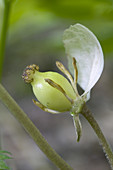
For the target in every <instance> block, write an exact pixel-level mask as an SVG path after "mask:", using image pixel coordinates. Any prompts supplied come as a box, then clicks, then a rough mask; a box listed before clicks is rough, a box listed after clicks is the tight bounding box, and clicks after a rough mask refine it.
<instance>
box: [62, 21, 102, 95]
mask: <svg viewBox="0 0 113 170" xmlns="http://www.w3.org/2000/svg"><path fill="white" fill-rule="evenodd" d="M63 42H64V46H65V50H66V53H67V56H68V62H69V69H70V71H71V73H72V74H73V67H72V57H74V58H75V59H76V61H77V68H78V84H79V85H80V86H81V87H82V89H83V90H84V91H85V94H86V93H87V92H90V90H91V88H92V87H93V86H94V85H95V83H96V82H97V81H98V79H99V78H100V76H101V73H102V71H103V66H104V59H103V52H102V49H101V46H100V43H99V41H98V40H97V38H96V36H95V35H94V34H93V33H92V32H91V31H90V30H89V29H88V28H86V27H85V26H83V25H81V24H75V25H73V26H70V28H69V29H66V30H65V31H64V35H63Z"/></svg>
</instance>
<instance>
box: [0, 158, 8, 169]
mask: <svg viewBox="0 0 113 170" xmlns="http://www.w3.org/2000/svg"><path fill="white" fill-rule="evenodd" d="M3 169H10V168H9V167H8V166H7V165H6V164H5V162H4V161H2V160H0V170H3Z"/></svg>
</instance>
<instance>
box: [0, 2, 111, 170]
mask: <svg viewBox="0 0 113 170" xmlns="http://www.w3.org/2000/svg"><path fill="white" fill-rule="evenodd" d="M2 15H3V1H2V0H0V29H1V25H2V17H3V16H2ZM75 23H80V24H83V25H85V26H86V27H88V28H89V29H90V30H91V31H92V32H93V33H94V34H95V35H96V36H97V38H98V39H99V41H100V43H101V45H102V48H103V51H104V56H105V68H104V72H103V75H102V77H101V79H100V80H99V82H98V83H97V84H96V86H95V88H94V90H93V91H92V98H91V100H90V101H89V102H88V105H89V107H90V108H91V110H92V111H93V112H94V116H95V118H96V119H97V120H98V122H99V124H100V126H101V128H102V130H103V131H104V134H105V136H106V137H107V138H108V140H109V142H110V144H111V146H112V148H113V0H90V1H89V0H79V1H76V0H69V1H68V0H54V1H52V0H32V1H30V0H15V1H14V2H13V4H12V8H11V13H10V21H9V30H8V36H7V42H6V51H5V58H4V66H3V78H2V82H3V85H4V86H5V87H6V88H7V90H8V91H9V93H10V94H11V95H12V96H13V97H14V99H15V100H16V101H17V102H18V104H19V105H20V106H21V107H22V108H23V110H24V111H25V112H26V113H27V114H28V116H29V117H30V118H31V120H32V121H33V122H34V123H35V125H36V126H37V127H38V128H39V129H40V131H41V132H42V134H43V135H44V136H45V138H46V139H47V141H48V142H49V143H50V145H51V146H53V147H54V148H55V150H56V151H57V152H58V153H59V154H60V155H61V156H62V157H63V158H64V159H65V160H66V161H67V162H68V163H70V164H71V165H72V167H73V168H74V169H75V170H110V167H109V165H108V163H107V161H106V159H105V157H104V154H103V152H102V149H101V147H100V146H99V144H98V139H97V137H96V136H95V134H94V133H93V130H92V129H91V128H90V126H89V125H88V122H86V121H85V120H84V118H83V117H81V121H82V125H83V136H82V138H81V141H80V143H77V142H76V135H75V131H74V126H73V122H72V118H71V116H70V115H69V113H62V114H59V115H52V114H49V113H45V112H43V111H41V110H40V109H39V108H37V107H36V106H35V105H34V104H33V103H32V98H34V99H35V97H34V95H33V94H32V90H31V87H30V85H27V84H25V83H24V82H23V80H22V78H21V75H22V72H23V70H24V69H25V67H26V66H27V65H29V64H33V63H35V64H37V65H39V67H40V70H41V71H48V70H54V71H58V70H57V68H56V66H55V61H56V60H60V61H62V62H63V63H64V65H65V66H67V60H66V55H65V51H64V47H63V43H62V34H63V31H64V30H65V29H66V28H68V27H69V26H70V25H73V24H75ZM0 112H1V119H0V129H1V134H2V145H3V149H5V150H8V151H10V152H11V153H12V154H13V157H14V159H13V160H10V161H8V164H9V165H10V166H11V167H12V169H13V170H45V169H46V170H47V169H48V170H55V169H57V168H56V167H54V165H53V164H52V163H51V162H50V161H48V159H47V158H46V157H45V156H44V154H43V153H42V152H41V151H40V150H39V149H38V148H37V147H36V145H35V143H34V142H33V141H32V139H31V138H30V137H29V136H28V135H27V134H26V132H25V131H24V130H23V129H22V128H21V126H20V125H19V124H18V122H17V121H16V120H15V119H14V118H13V117H12V116H11V114H9V111H8V110H7V109H6V108H5V107H4V106H3V105H2V104H0Z"/></svg>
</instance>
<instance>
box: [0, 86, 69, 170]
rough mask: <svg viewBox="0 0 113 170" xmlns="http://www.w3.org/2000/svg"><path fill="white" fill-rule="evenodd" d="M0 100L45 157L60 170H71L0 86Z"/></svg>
mask: <svg viewBox="0 0 113 170" xmlns="http://www.w3.org/2000/svg"><path fill="white" fill-rule="evenodd" d="M0 100H1V101H2V102H3V104H4V105H5V106H6V107H7V108H8V109H9V111H10V112H11V113H12V115H13V116H14V117H15V118H16V119H17V120H18V121H19V122H20V124H21V125H22V126H23V127H24V129H25V130H26V131H27V132H28V133H29V135H30V136H31V137H32V139H33V140H34V141H35V143H36V144H37V145H38V147H39V148H40V149H41V150H42V152H44V153H45V155H46V156H47V157H48V158H49V159H50V160H51V161H52V162H53V163H54V164H55V165H56V166H57V167H58V168H60V169H61V170H64V169H66V170H72V168H71V167H70V165H68V164H67V163H66V162H65V161H64V160H63V159H62V158H61V157H60V156H59V155H58V154H57V153H56V152H55V151H54V150H53V148H51V146H50V145H49V144H48V143H47V141H46V140H45V139H44V137H43V136H42V135H41V133H40V132H39V130H38V129H37V128H36V126H35V125H34V124H33V123H32V121H31V120H30V119H29V118H28V116H27V115H26V114H25V113H24V111H23V110H22V109H21V108H20V107H19V106H18V104H17V103H16V102H15V101H14V99H13V98H12V97H11V96H10V95H9V93H8V92H7V91H6V90H5V88H4V87H3V86H2V85H1V84H0Z"/></svg>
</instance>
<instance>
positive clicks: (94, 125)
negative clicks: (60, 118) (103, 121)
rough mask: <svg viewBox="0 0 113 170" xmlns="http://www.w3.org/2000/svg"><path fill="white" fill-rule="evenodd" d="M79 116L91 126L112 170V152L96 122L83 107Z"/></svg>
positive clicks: (85, 107)
mask: <svg viewBox="0 0 113 170" xmlns="http://www.w3.org/2000/svg"><path fill="white" fill-rule="evenodd" d="M81 114H82V115H83V116H84V117H85V118H86V119H87V121H88V122H89V124H90V125H91V126H92V128H93V130H94V131H95V133H96V134H97V136H98V139H99V142H100V144H101V145H102V148H103V151H104V153H105V156H106V158H107V159H108V161H109V163H110V166H111V169H112V170H113V152H112V149H111V148H110V146H109V144H108V142H107V140H106V138H105V136H104V135H103V133H102V130H101V129H100V127H99V125H98V123H97V121H96V120H95V119H94V117H93V115H92V113H91V111H90V110H89V109H88V108H87V106H86V105H84V107H83V109H82V112H81Z"/></svg>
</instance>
